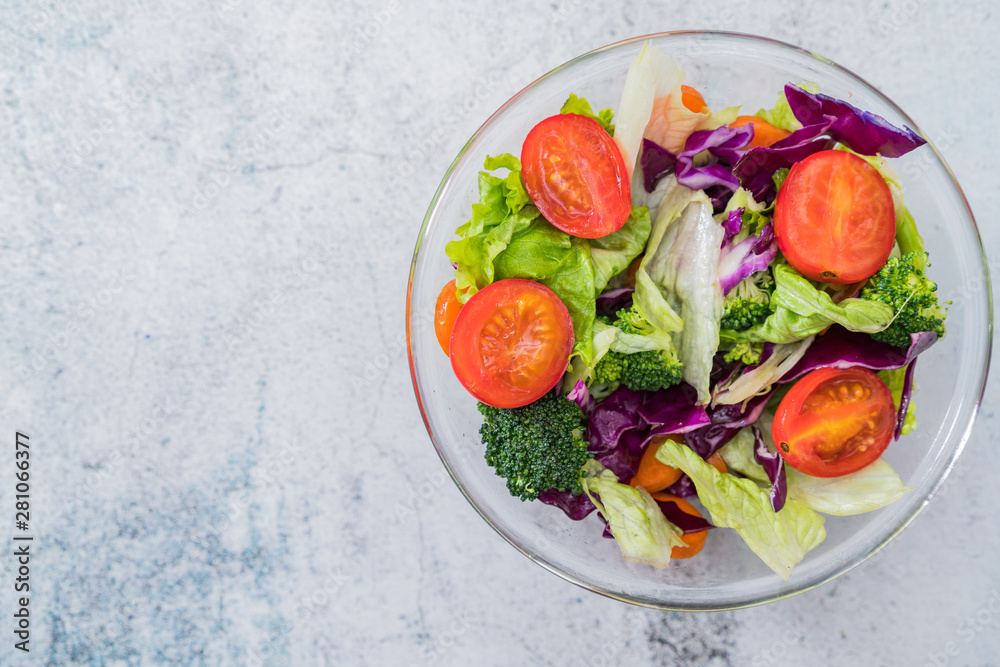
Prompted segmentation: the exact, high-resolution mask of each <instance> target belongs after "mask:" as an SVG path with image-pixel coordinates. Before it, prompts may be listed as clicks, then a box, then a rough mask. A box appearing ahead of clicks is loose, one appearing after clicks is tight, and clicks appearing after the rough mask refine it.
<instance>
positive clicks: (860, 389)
mask: <svg viewBox="0 0 1000 667" xmlns="http://www.w3.org/2000/svg"><path fill="white" fill-rule="evenodd" d="M895 425H896V407H895V405H893V402H892V394H891V393H889V388H888V387H886V386H885V383H884V382H882V380H881V379H880V378H879V376H878V375H876V374H875V373H873V372H872V371H870V370H868V369H867V368H860V367H854V368H847V369H840V368H819V369H817V370H814V371H812V372H811V373H809V374H808V375H806V376H805V377H803V378H801V379H800V380H799V381H798V382H796V383H795V385H794V386H793V387H792V389H791V391H789V392H788V393H787V394H785V397H784V398H783V399H781V404H780V405H779V406H778V411H777V413H776V414H775V416H774V431H773V435H774V444H775V446H776V447H777V448H778V453H779V454H781V456H782V458H784V459H785V462H786V463H788V465H790V466H792V467H793V468H795V469H796V470H798V471H800V472H804V473H806V474H807V475H813V476H814V477H840V476H841V475H848V474H850V473H852V472H857V471H858V470H861V469H862V468H864V467H865V466H867V465H869V464H870V463H873V462H874V461H875V459H877V458H878V457H880V456H881V455H882V452H884V451H885V448H886V447H888V446H889V443H890V442H891V441H892V434H893V431H894V430H895Z"/></svg>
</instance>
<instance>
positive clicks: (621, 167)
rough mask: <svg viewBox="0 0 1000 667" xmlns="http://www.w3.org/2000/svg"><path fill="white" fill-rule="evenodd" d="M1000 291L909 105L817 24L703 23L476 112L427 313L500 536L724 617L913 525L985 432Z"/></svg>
mask: <svg viewBox="0 0 1000 667" xmlns="http://www.w3.org/2000/svg"><path fill="white" fill-rule="evenodd" d="M990 303H991V300H990V294H989V276H988V272H987V267H986V262H985V259H984V251H983V247H982V244H981V242H980V239H979V235H978V231H977V229H976V225H975V221H974V220H973V217H972V214H971V212H970V210H969V208H968V205H967V203H966V201H965V198H964V196H963V194H962V191H961V189H960V187H959V186H958V184H957V183H956V182H955V179H954V177H953V175H952V174H951V172H950V171H949V169H948V167H947V165H946V164H945V162H944V160H943V159H942V157H941V155H940V154H939V153H938V152H937V151H936V149H935V148H934V147H933V145H932V144H930V143H929V142H928V141H926V138H925V137H924V136H923V134H922V133H921V132H920V130H919V128H918V127H917V125H916V123H914V121H913V120H912V119H911V118H909V117H908V116H907V115H906V114H905V113H904V112H903V111H902V110H901V109H899V108H898V107H897V106H896V105H895V104H894V103H893V102H891V101H890V100H889V99H887V98H886V97H885V96H884V95H882V94H881V93H880V92H879V91H877V90H876V89H875V88H873V87H872V86H871V85H869V84H867V83H866V82H865V81H863V80H862V79H860V78H858V77H857V76H855V75H853V74H852V73H850V72H848V71H846V70H845V69H843V68H841V67H839V66H837V65H836V64H834V63H832V62H830V61H829V60H827V59H825V58H822V57H819V56H817V55H815V54H812V53H810V52H808V51H805V50H802V49H799V48H797V47H794V46H790V45H788V44H783V43H780V42H776V41H773V40H768V39H763V38H759V37H753V36H749V35H740V34H733V33H714V32H683V33H663V34H658V35H651V36H646V37H641V38H636V39H632V40H628V41H625V42H620V43H617V44H614V45H611V46H608V47H605V48H602V49H599V50H597V51H594V52H591V53H588V54H586V55H584V56H581V57H579V58H577V59H575V60H572V61H570V62H568V63H566V64H565V65H563V66H561V67H558V68H556V69H555V70H553V71H552V72H550V73H548V74H546V75H545V76H543V77H542V78H540V79H538V80H537V81H535V82H534V83H532V84H531V85H529V86H528V87H526V88H525V89H524V90H522V91H521V92H520V93H518V94H517V95H516V96H514V97H513V98H512V99H511V100H510V101H508V102H507V103H506V104H505V105H504V106H503V107H501V108H500V109H499V110H498V111H497V112H496V113H495V114H494V115H493V116H492V117H491V118H490V119H489V120H488V121H487V122H486V123H485V124H484V125H483V126H482V127H481V128H480V129H479V130H478V131H477V132H476V133H475V135H473V137H472V138H471V139H470V140H469V142H468V143H467V144H466V146H465V148H464V149H463V150H462V152H461V154H460V155H459V156H458V157H457V158H456V159H455V161H454V163H453V164H452V165H451V167H450V168H449V170H448V172H447V173H446V174H445V176H444V179H443V180H442V182H441V185H440V187H439V188H438V191H437V193H436V194H435V196H434V199H433V201H432V202H431V205H430V208H429V210H428V212H427V216H426V218H425V219H424V222H423V226H422V228H421V230H420V235H419V238H418V240H417V245H416V251H415V253H414V259H413V265H412V268H411V273H410V281H409V285H408V292H407V323H406V324H407V336H408V343H409V355H410V356H409V359H410V368H411V373H412V377H413V383H414V389H415V392H416V397H417V402H418V404H419V407H420V410H421V413H422V415H423V418H424V421H425V424H426V426H427V430H428V432H429V434H430V436H431V440H432V442H433V444H434V446H435V448H436V449H437V451H438V454H439V455H440V457H441V460H442V462H443V463H444V465H445V468H446V469H447V470H448V472H449V473H450V474H451V476H452V478H453V479H454V481H455V483H456V484H457V485H458V487H459V488H460V489H461V491H462V493H463V494H464V495H465V496H466V498H467V499H468V500H469V502H470V503H471V504H472V505H473V507H474V508H475V509H476V510H477V511H478V512H479V513H480V515H482V517H483V518H484V519H485V520H486V521H487V522H488V523H489V524H490V525H491V526H492V527H493V528H494V529H495V530H496V531H497V532H498V533H500V535H502V536H503V537H504V538H505V539H506V540H507V541H508V542H509V543H510V544H511V545H513V546H514V547H515V548H517V549H518V550H519V551H521V552H522V553H523V554H524V555H526V556H527V557H528V558H530V559H531V560H533V561H535V562H536V563H538V564H539V565H541V566H542V567H545V568H546V569H548V570H550V571H552V572H553V573H555V574H557V575H559V576H561V577H563V578H564V579H566V580H568V581H571V582H573V583H576V584H578V585H580V586H582V587H584V588H587V589H589V590H592V591H594V592H597V593H600V594H603V595H607V596H609V597H614V598H617V599H621V600H624V601H628V602H632V603H636V604H640V605H646V606H651V607H659V608H663V609H675V610H709V609H728V608H737V607H744V606H750V605H755V604H761V603H765V602H769V601H773V600H778V599H781V598H784V597H787V596H790V595H793V594H796V593H799V592H802V591H805V590H809V589H811V588H814V587H816V586H819V585H821V584H823V583H825V582H827V581H830V580H831V579H833V578H835V577H837V576H838V575H840V574H843V573H844V572H846V571H848V570H849V569H851V568H852V567H854V566H856V565H858V564H859V563H861V562H862V561H864V560H865V559H866V558H868V557H870V556H871V555H872V554H874V553H875V552H877V551H878V550H879V549H880V548H881V547H883V546H885V544H887V543H888V542H889V541H890V540H891V539H892V538H893V537H894V536H895V535H897V534H898V533H899V532H900V531H901V530H903V528H905V527H906V526H907V525H908V524H909V523H910V521H912V520H913V518H914V517H915V516H916V515H917V513H918V512H919V511H920V510H921V509H922V508H923V507H924V506H925V505H926V504H927V503H928V502H929V500H930V499H931V498H932V497H933V495H934V493H935V492H936V490H937V489H938V488H939V487H940V485H941V484H942V483H943V481H944V479H945V477H946V476H947V474H948V472H949V470H950V469H951V468H952V467H953V466H954V464H955V461H956V459H957V457H958V455H959V454H960V452H961V450H962V447H963V445H964V443H965V441H966V439H967V438H968V436H969V433H970V430H971V428H972V423H973V421H974V419H975V416H976V413H977V411H978V407H979V403H980V400H981V398H982V394H983V390H984V386H985V381H986V375H987V369H988V366H989V358H990V341H991V327H992V315H991V311H990ZM918 361H919V363H917V362H918ZM460 539H461V537H460V536H456V540H460Z"/></svg>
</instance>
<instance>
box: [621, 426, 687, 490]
mask: <svg viewBox="0 0 1000 667" xmlns="http://www.w3.org/2000/svg"><path fill="white" fill-rule="evenodd" d="M667 438H670V439H671V440H673V441H674V442H683V440H681V439H680V438H678V437H676V436H669V435H668V436H667ZM661 442H663V440H653V441H652V442H650V443H649V445H647V446H646V451H645V452H643V453H642V459H641V460H640V461H639V469H638V470H637V471H636V473H635V477H633V478H632V481H631V482H629V485H630V486H641V487H642V488H644V489H646V491H648V492H649V493H656V492H657V491H662V490H663V489H665V488H667V487H668V486H670V485H671V484H673V483H674V482H676V481H677V480H679V479H680V478H681V475H682V474H683V473H682V472H681V471H680V470H678V469H677V468H674V467H671V466H668V465H666V464H664V463H660V461H659V459H657V458H656V450H657V449H658V448H659V446H660V443H661Z"/></svg>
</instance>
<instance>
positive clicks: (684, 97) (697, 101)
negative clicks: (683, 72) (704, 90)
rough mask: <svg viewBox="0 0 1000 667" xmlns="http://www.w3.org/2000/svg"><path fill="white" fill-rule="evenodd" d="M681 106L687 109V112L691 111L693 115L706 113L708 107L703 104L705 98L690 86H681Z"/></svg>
mask: <svg viewBox="0 0 1000 667" xmlns="http://www.w3.org/2000/svg"><path fill="white" fill-rule="evenodd" d="M681 104H683V105H684V106H685V107H687V110H688V111H692V112H694V113H701V112H702V111H708V105H707V104H705V98H704V97H702V96H701V93H699V92H698V91H697V90H695V89H694V88H692V87H691V86H681Z"/></svg>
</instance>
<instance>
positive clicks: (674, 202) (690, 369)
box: [633, 176, 725, 404]
mask: <svg viewBox="0 0 1000 667" xmlns="http://www.w3.org/2000/svg"><path fill="white" fill-rule="evenodd" d="M671 178H673V177H672V176H671ZM685 190H686V191H687V192H684V191H685ZM689 193H690V194H689ZM724 234H725V232H724V230H723V228H722V227H721V226H720V225H719V224H718V222H716V221H715V219H714V218H713V217H712V205H711V202H709V201H708V198H707V197H706V196H705V193H704V192H703V191H700V190H698V191H694V190H691V189H690V188H686V187H684V186H682V185H677V186H676V187H674V188H672V189H670V190H668V191H667V194H666V196H665V197H664V203H663V204H661V205H660V209H659V212H658V213H657V216H656V224H655V225H654V228H653V231H651V232H650V241H649V244H648V246H647V248H646V254H645V255H644V256H643V259H642V263H641V264H640V266H639V270H638V271H637V273H636V293H635V295H634V296H633V302H634V303H636V304H637V308H638V309H639V311H640V314H642V315H643V316H644V317H646V319H647V321H649V322H650V323H651V324H653V326H654V328H658V329H660V330H664V331H669V329H665V328H664V327H662V326H660V324H659V322H656V321H653V320H652V319H650V318H649V317H648V316H646V315H647V314H646V308H647V307H650V304H653V305H654V306H655V307H661V308H662V306H666V307H667V308H669V309H670V312H671V313H676V310H675V308H677V307H680V309H681V318H682V324H683V330H682V331H681V332H680V333H679V335H678V336H676V337H675V338H679V344H677V350H678V354H679V357H680V360H681V363H683V364H684V380H685V381H686V382H687V383H688V384H690V385H691V386H692V387H694V388H695V389H696V390H697V392H698V403H699V404H704V403H707V402H708V401H709V399H710V398H711V396H710V394H709V374H710V373H711V371H712V360H713V358H714V356H715V352H716V351H717V350H718V348H719V320H720V319H721V317H722V302H723V297H722V288H721V286H720V284H719V280H718V276H719V248H720V246H721V245H722V239H723V236H724ZM640 274H641V277H640ZM647 277H648V279H649V282H646V278H647ZM649 283H652V285H653V287H650V286H649ZM661 304H662V306H661Z"/></svg>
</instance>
